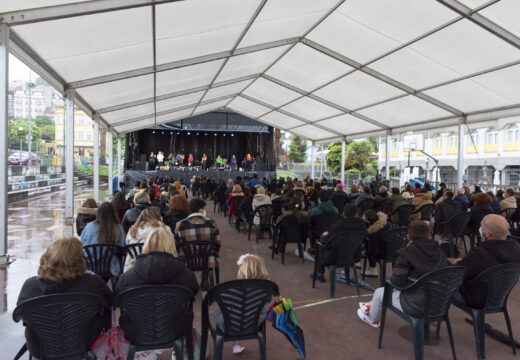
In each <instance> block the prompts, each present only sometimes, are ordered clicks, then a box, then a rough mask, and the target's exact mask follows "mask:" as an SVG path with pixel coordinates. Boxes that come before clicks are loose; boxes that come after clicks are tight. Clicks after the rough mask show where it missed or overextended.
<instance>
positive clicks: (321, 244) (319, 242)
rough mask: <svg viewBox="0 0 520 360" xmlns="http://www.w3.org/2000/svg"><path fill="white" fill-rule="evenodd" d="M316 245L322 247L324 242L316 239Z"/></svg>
mask: <svg viewBox="0 0 520 360" xmlns="http://www.w3.org/2000/svg"><path fill="white" fill-rule="evenodd" d="M316 246H318V247H322V248H324V247H325V244H323V243H322V242H321V241H316Z"/></svg>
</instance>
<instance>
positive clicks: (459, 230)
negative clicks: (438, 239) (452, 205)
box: [434, 212, 471, 258]
mask: <svg viewBox="0 0 520 360" xmlns="http://www.w3.org/2000/svg"><path fill="white" fill-rule="evenodd" d="M470 217H471V215H470V213H468V212H461V213H458V214H457V215H455V216H453V217H452V218H451V219H449V220H448V221H446V222H436V223H435V230H434V233H435V234H440V235H444V236H446V237H447V238H448V242H449V246H450V257H451V258H454V257H455V246H457V240H458V239H459V238H462V240H463V243H464V251H465V252H466V254H467V253H468V250H467V248H466V241H465V240H464V238H463V236H464V230H465V229H466V225H467V224H468V222H469V220H470Z"/></svg>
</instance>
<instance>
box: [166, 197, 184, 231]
mask: <svg viewBox="0 0 520 360" xmlns="http://www.w3.org/2000/svg"><path fill="white" fill-rule="evenodd" d="M168 209H169V210H168V212H166V216H165V217H164V219H163V222H164V223H165V224H166V225H168V226H169V227H170V230H171V231H172V233H173V232H174V231H175V227H176V226H177V222H179V221H181V220H184V219H186V217H187V216H188V200H186V197H185V196H182V195H181V194H178V193H177V194H175V195H173V196H172V197H170V201H169V202H168Z"/></svg>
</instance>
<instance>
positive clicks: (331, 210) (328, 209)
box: [307, 200, 339, 218]
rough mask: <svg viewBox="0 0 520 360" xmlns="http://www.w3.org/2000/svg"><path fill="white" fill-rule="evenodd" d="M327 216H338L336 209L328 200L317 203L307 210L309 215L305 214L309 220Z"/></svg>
mask: <svg viewBox="0 0 520 360" xmlns="http://www.w3.org/2000/svg"><path fill="white" fill-rule="evenodd" d="M327 214H329V215H338V214H339V213H338V209H336V207H335V206H334V203H333V202H332V201H330V200H327V201H325V202H322V203H319V204H318V206H316V207H315V208H313V209H311V210H309V213H308V214H307V216H308V217H309V218H311V217H313V216H318V215H327Z"/></svg>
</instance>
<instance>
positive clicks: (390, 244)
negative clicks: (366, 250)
mask: <svg viewBox="0 0 520 360" xmlns="http://www.w3.org/2000/svg"><path fill="white" fill-rule="evenodd" d="M407 235H408V228H407V227H396V228H391V229H389V230H386V231H383V232H382V233H381V239H382V242H383V245H382V246H383V249H382V253H383V254H385V257H384V258H382V259H378V261H379V274H380V277H379V283H380V284H381V286H385V280H386V264H387V263H392V268H393V265H394V263H395V261H396V260H397V256H398V254H397V252H398V251H399V250H401V249H402V248H404V247H405V246H406V244H408V237H407ZM366 268H367V257H365V259H364V260H363V275H362V279H363V280H365V272H366Z"/></svg>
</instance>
